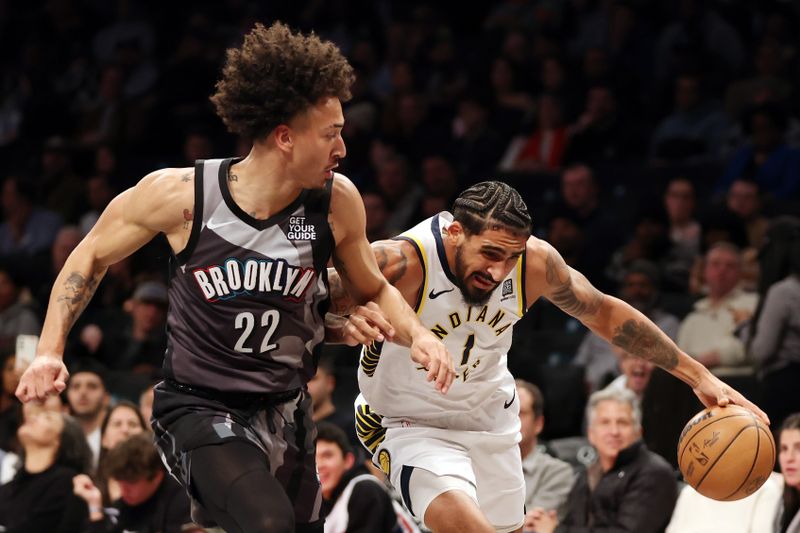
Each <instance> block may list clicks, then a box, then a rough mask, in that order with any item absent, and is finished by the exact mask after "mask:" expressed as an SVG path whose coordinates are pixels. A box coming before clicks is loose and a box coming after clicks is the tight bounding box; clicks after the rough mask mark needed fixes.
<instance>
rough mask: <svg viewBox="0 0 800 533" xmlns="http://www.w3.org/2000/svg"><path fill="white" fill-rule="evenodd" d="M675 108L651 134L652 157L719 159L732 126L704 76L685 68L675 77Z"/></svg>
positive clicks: (657, 159)
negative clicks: (710, 90) (707, 85)
mask: <svg viewBox="0 0 800 533" xmlns="http://www.w3.org/2000/svg"><path fill="white" fill-rule="evenodd" d="M674 98H675V109H674V111H673V112H672V114H671V115H669V116H667V117H665V118H664V119H663V120H661V122H659V124H658V126H656V129H655V131H654V132H653V135H652V137H651V138H650V160H651V161H653V162H656V163H661V162H681V161H690V160H691V161H697V160H702V159H710V160H716V159H718V158H719V157H720V154H721V150H722V146H723V139H724V137H725V133H726V131H727V129H728V127H729V124H728V119H727V117H726V116H725V113H724V112H723V110H722V108H721V106H719V105H718V104H717V103H716V102H713V101H711V100H710V99H709V98H708V97H707V91H706V87H705V86H704V80H703V79H702V77H701V76H700V75H699V74H698V73H695V72H684V73H683V74H681V75H680V76H678V78H677V79H676V80H675V96H674Z"/></svg>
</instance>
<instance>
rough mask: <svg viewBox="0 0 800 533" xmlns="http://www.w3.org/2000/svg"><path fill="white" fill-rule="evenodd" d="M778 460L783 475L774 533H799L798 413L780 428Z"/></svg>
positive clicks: (799, 433) (799, 443) (799, 455)
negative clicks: (780, 504) (781, 495)
mask: <svg viewBox="0 0 800 533" xmlns="http://www.w3.org/2000/svg"><path fill="white" fill-rule="evenodd" d="M778 442H779V444H778V446H779V448H778V450H779V452H778V460H779V461H780V464H781V473H783V483H784V484H783V505H782V506H781V507H780V510H779V512H778V514H777V515H776V517H775V532H776V533H800V413H794V414H792V415H789V416H788V417H787V418H786V420H784V422H783V426H781V433H780V438H779V441H778Z"/></svg>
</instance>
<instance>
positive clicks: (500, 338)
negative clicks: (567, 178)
mask: <svg viewBox="0 0 800 533" xmlns="http://www.w3.org/2000/svg"><path fill="white" fill-rule="evenodd" d="M530 229H531V219H530V216H529V214H528V210H527V207H526V206H525V203H524V202H523V200H522V198H521V197H520V195H519V193H518V192H517V191H515V190H514V189H513V188H511V187H509V186H508V185H506V184H504V183H500V182H483V183H479V184H477V185H475V186H473V187H470V188H469V189H467V190H466V191H464V192H463V193H462V194H461V195H460V196H459V197H458V199H456V201H455V203H454V207H453V214H450V213H446V212H445V213H440V214H438V215H436V216H433V217H431V218H430V219H427V220H425V221H423V222H421V223H419V224H418V225H417V226H415V227H413V228H412V229H410V230H408V231H407V232H405V233H403V234H401V235H400V236H399V237H397V238H396V239H394V240H389V241H379V242H376V243H373V245H372V247H373V250H374V252H375V255H376V258H377V259H378V264H379V266H380V267H381V270H382V271H383V273H384V275H385V276H386V278H387V279H388V281H389V282H390V283H392V284H393V285H394V286H395V287H397V288H398V289H399V290H400V292H401V293H402V294H403V296H404V297H405V298H406V300H407V301H408V302H409V304H410V305H412V306H414V308H415V309H416V311H417V313H418V314H419V316H420V320H421V321H422V323H423V324H424V325H425V326H427V327H428V328H430V329H431V331H433V333H434V334H436V335H437V336H438V337H439V338H441V339H442V340H443V342H444V343H445V346H447V348H448V351H449V353H450V354H451V356H452V357H453V358H454V363H455V365H456V379H455V381H454V382H453V385H452V386H451V388H450V391H449V393H448V394H447V396H443V395H441V394H438V395H437V394H435V393H434V391H432V390H430V389H429V388H426V387H425V368H424V367H423V366H422V365H416V364H414V363H413V362H410V361H409V360H408V357H407V356H404V353H405V350H406V349H405V348H403V347H401V346H398V345H396V344H392V343H390V342H385V341H384V342H378V341H379V340H383V339H384V338H385V339H386V341H390V340H391V327H390V325H389V324H388V322H387V321H386V320H385V318H384V317H383V316H382V313H381V311H380V310H379V309H377V308H376V307H375V306H370V307H368V308H364V307H359V308H357V309H356V308H354V306H353V305H352V302H351V301H350V300H349V298H348V297H347V296H346V294H345V292H344V291H343V290H340V289H339V284H338V279H337V276H336V273H335V272H333V271H331V270H329V273H328V275H329V280H330V284H331V291H332V309H331V312H333V313H337V314H340V315H346V314H348V313H352V314H351V315H350V323H349V326H348V331H350V332H351V333H352V336H353V337H355V338H357V339H358V340H359V341H361V342H367V341H371V340H373V339H376V341H375V342H372V343H371V344H370V345H369V346H366V347H365V348H364V349H363V350H362V354H361V362H360V366H359V370H358V381H359V386H360V388H361V391H362V395H361V396H359V399H358V400H357V401H356V418H357V420H356V429H357V432H358V433H359V437H360V438H361V440H362V442H363V443H364V445H365V446H366V447H367V448H368V449H369V450H370V451H371V452H373V454H374V455H373V461H374V462H375V464H376V465H377V466H380V467H381V469H382V470H383V471H384V472H385V473H386V474H387V476H388V477H389V479H390V481H391V482H392V484H393V485H394V486H395V488H396V489H397V490H398V491H399V492H400V494H401V496H402V497H403V500H404V503H405V504H406V506H407V507H408V508H409V510H410V511H411V512H412V513H413V514H414V515H415V516H416V517H417V518H419V519H422V520H423V521H424V523H425V524H426V525H427V526H428V527H429V528H430V529H432V530H433V531H434V532H435V533H449V532H454V533H455V532H463V531H470V532H492V531H499V532H512V531H521V530H522V524H523V519H524V514H523V505H524V503H523V502H524V498H525V487H524V480H523V477H522V465H521V458H520V452H519V448H518V447H517V442H518V441H519V438H520V437H519V429H520V422H519V416H518V413H519V405H518V402H517V401H516V389H515V386H514V379H513V378H512V376H511V374H510V373H509V371H508V369H507V365H506V353H507V351H508V348H509V346H510V345H511V333H512V326H513V325H514V323H515V322H516V321H517V320H519V319H520V318H521V317H522V316H523V314H524V313H525V312H526V311H527V309H528V307H529V306H530V305H532V304H533V302H535V301H536V300H537V299H538V298H539V297H542V296H543V297H545V298H547V299H549V300H550V301H552V302H553V303H554V304H556V305H557V306H559V307H560V308H561V309H562V310H564V311H565V312H567V313H569V314H570V315H572V316H574V317H576V318H578V319H579V320H581V322H583V323H584V324H585V325H586V326H587V327H589V328H590V329H592V330H593V331H594V332H596V333H597V334H599V335H600V336H602V337H603V338H605V339H607V340H608V341H609V342H611V343H613V344H614V345H616V346H619V347H621V348H623V349H625V350H626V351H629V352H631V353H633V354H635V355H637V356H639V357H642V358H645V359H647V360H650V361H652V362H654V363H655V364H658V365H659V366H661V367H662V368H665V369H666V370H668V371H670V372H671V373H672V374H673V375H675V376H677V377H679V378H680V379H682V380H683V381H685V382H686V383H687V384H689V386H691V387H693V389H694V391H695V393H696V394H697V395H698V396H699V397H700V399H701V400H702V401H703V403H704V404H706V405H715V404H720V405H724V404H727V403H731V402H732V403H737V404H740V405H744V406H745V407H748V408H750V409H752V410H754V411H755V412H756V413H758V414H759V415H760V416H762V417H764V418H766V416H765V415H764V414H763V413H762V412H761V411H760V410H759V409H758V408H757V407H756V406H755V405H753V404H752V403H750V402H749V401H747V400H746V399H745V398H744V397H743V396H742V395H741V394H739V393H738V392H736V391H734V390H733V389H731V388H730V387H728V386H726V385H725V384H724V383H722V382H721V381H720V380H719V379H717V378H716V377H714V376H713V375H712V374H711V373H710V372H709V371H708V370H707V369H706V368H705V367H703V366H702V365H701V364H699V363H698V362H696V361H695V360H694V359H692V358H690V357H689V356H687V355H686V354H685V353H683V352H681V351H680V350H679V349H678V348H677V346H675V344H674V343H673V342H672V341H671V340H670V339H669V338H668V337H667V336H666V335H665V334H664V333H663V332H661V330H659V329H658V328H657V327H656V326H655V325H654V324H653V323H652V322H651V321H650V320H648V319H647V318H646V317H645V316H644V315H642V314H641V313H639V312H638V311H636V310H635V309H633V308H632V307H631V306H629V305H628V304H626V303H624V302H622V301H621V300H618V299H617V298H614V297H611V296H608V295H605V294H603V293H601V292H600V291H598V290H597V289H596V288H594V287H593V286H592V285H591V284H590V283H589V282H588V281H587V280H586V278H585V277H584V276H583V275H582V274H580V273H579V272H577V271H575V270H574V269H572V268H570V267H569V266H567V264H566V263H565V262H564V260H563V259H562V257H561V256H560V255H559V253H558V252H557V251H556V250H555V249H554V248H553V247H552V246H551V245H550V244H548V243H546V242H545V241H542V240H540V239H537V238H535V237H532V236H531V235H530Z"/></svg>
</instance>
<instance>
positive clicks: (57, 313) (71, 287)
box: [17, 169, 194, 401]
mask: <svg viewBox="0 0 800 533" xmlns="http://www.w3.org/2000/svg"><path fill="white" fill-rule="evenodd" d="M193 176H194V174H193V173H191V172H190V170H189V169H168V170H163V171H159V172H154V173H152V174H150V175H148V176H146V177H145V178H143V179H142V180H141V181H140V182H139V183H138V184H137V185H136V186H135V187H133V188H131V189H128V190H127V191H125V192H123V193H121V194H120V195H119V196H117V197H116V198H114V199H113V200H112V201H111V203H110V204H109V205H108V207H107V208H106V209H105V211H104V212H103V214H102V215H101V216H100V218H99V220H98V221H97V223H96V224H95V226H94V227H93V228H92V230H91V231H90V232H89V234H88V235H87V236H86V237H85V238H84V239H83V240H82V241H81V242H80V244H78V246H77V247H76V248H75V250H73V252H72V253H71V254H70V256H69V258H68V259H67V261H66V262H65V263H64V267H63V269H62V270H61V272H60V273H59V275H58V276H57V277H56V280H55V283H54V284H53V289H52V291H51V293H50V301H49V303H48V306H47V315H46V316H45V320H44V325H43V327H42V334H41V338H40V340H39V345H38V347H37V356H36V358H35V359H34V361H33V363H32V364H31V366H30V367H29V368H28V369H27V370H26V371H25V373H24V374H23V376H22V378H21V379H20V383H19V386H18V387H17V396H18V397H19V398H20V400H22V401H29V400H33V399H38V400H42V399H44V398H45V397H46V396H47V395H48V394H54V393H59V392H61V391H62V390H63V389H64V388H65V386H66V379H67V377H68V374H67V371H66V368H65V367H64V364H63V362H62V357H63V353H64V345H65V343H66V339H67V335H68V333H69V331H70V329H71V328H72V326H73V325H74V324H75V321H76V320H77V319H78V317H79V316H80V314H81V313H82V312H83V310H84V309H85V307H86V305H87V304H88V303H89V300H90V299H91V298H92V296H93V295H94V292H95V290H96V289H97V285H98V284H99V283H100V280H101V279H102V278H103V276H104V275H105V272H106V270H107V268H108V266H109V265H111V264H113V263H116V262H117V261H120V260H122V259H124V258H125V257H127V256H128V255H130V254H132V253H133V252H135V251H136V250H138V249H139V248H141V247H142V246H143V245H144V244H145V243H147V242H148V241H150V240H151V239H152V238H153V237H154V236H155V235H156V234H158V233H159V232H164V233H166V234H167V238H168V240H169V241H170V244H172V245H173V248H174V247H175V246H178V248H177V250H178V251H179V250H180V249H181V248H182V247H183V245H185V244H186V242H187V241H188V235H189V232H190V230H191V224H187V222H191V218H192V213H193V209H194V183H193V182H194V179H193ZM181 243H182V244H181Z"/></svg>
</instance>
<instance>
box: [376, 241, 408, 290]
mask: <svg viewBox="0 0 800 533" xmlns="http://www.w3.org/2000/svg"><path fill="white" fill-rule="evenodd" d="M373 250H374V251H375V258H376V259H377V260H378V268H380V269H381V273H383V275H384V276H385V277H386V280H387V281H388V282H389V283H390V284H392V285H394V284H395V283H397V281H399V280H400V279H401V278H402V277H403V276H405V274H406V271H407V270H408V257H407V256H406V254H405V252H403V248H402V247H396V246H387V245H385V244H378V245H375V246H374V247H373ZM390 256H391V257H390ZM390 259H391V260H392V261H391V262H390Z"/></svg>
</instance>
